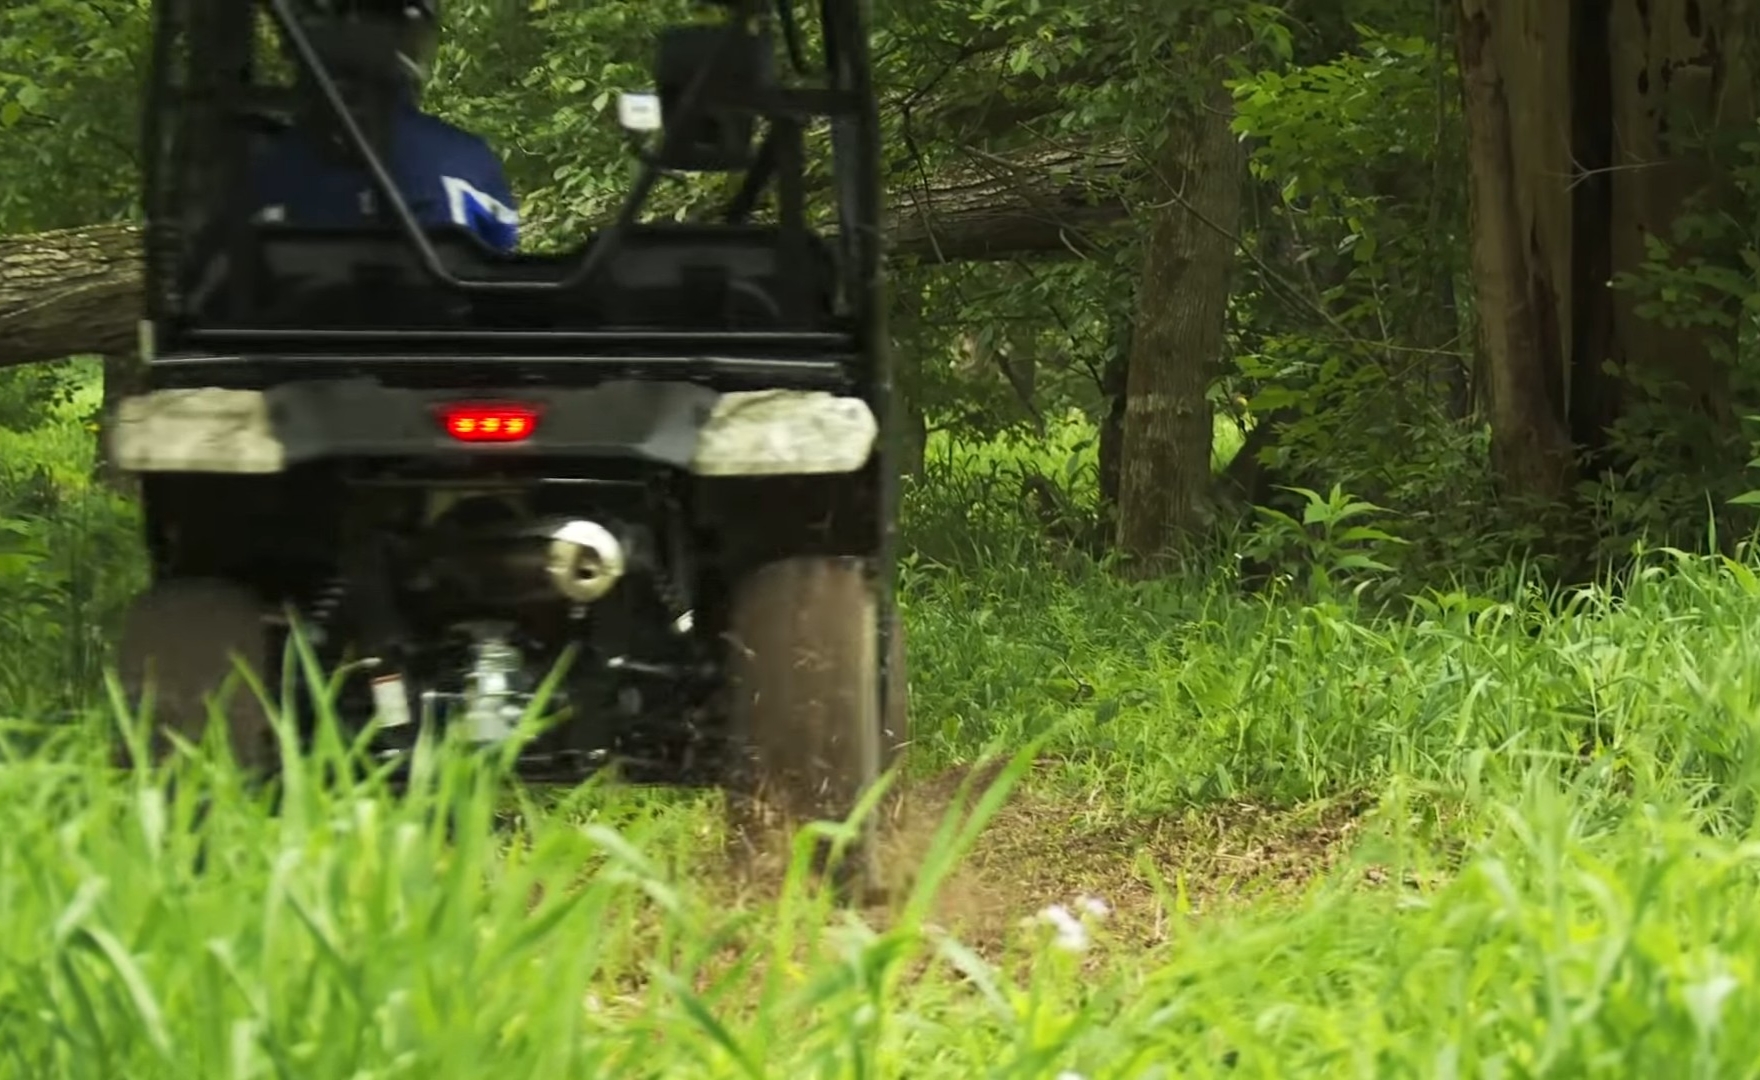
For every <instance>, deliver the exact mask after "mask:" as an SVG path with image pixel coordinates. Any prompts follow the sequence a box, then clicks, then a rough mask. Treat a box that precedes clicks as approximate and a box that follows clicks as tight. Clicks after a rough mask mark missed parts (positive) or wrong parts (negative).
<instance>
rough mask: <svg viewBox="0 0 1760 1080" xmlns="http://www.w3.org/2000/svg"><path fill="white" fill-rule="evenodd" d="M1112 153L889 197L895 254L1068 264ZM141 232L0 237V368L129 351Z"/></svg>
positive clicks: (1090, 241) (1013, 167)
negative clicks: (1045, 260)
mask: <svg viewBox="0 0 1760 1080" xmlns="http://www.w3.org/2000/svg"><path fill="white" fill-rule="evenodd" d="M1126 163H1127V162H1126V159H1125V158H1124V157H1123V156H1122V155H1119V154H1116V153H1107V152H1095V153H1086V152H1080V151H1074V150H1069V151H1055V152H1049V153H1038V154H1030V155H1023V156H1021V157H1018V158H1016V159H1014V160H1012V161H1008V160H1002V159H995V160H988V159H986V160H984V161H982V162H979V163H975V164H971V165H968V166H965V167H963V168H961V169H958V170H954V171H951V172H950V173H948V174H947V175H945V176H943V177H940V178H936V179H935V180H934V181H933V184H932V186H929V187H926V188H923V187H919V188H916V189H913V190H906V191H902V192H899V193H897V194H895V195H894V197H893V199H892V204H893V208H892V219H893V220H892V227H891V232H890V243H891V251H892V254H893V255H894V256H895V257H911V258H921V259H927V260H931V261H936V262H950V261H959V260H968V259H1009V258H1015V257H1018V256H1022V255H1030V256H1039V257H1046V256H1049V257H1054V258H1061V257H1073V256H1075V255H1078V254H1081V253H1084V252H1086V251H1090V250H1092V249H1093V247H1094V245H1095V242H1096V237H1097V235H1098V234H1100V233H1102V232H1104V231H1105V230H1107V229H1110V228H1112V227H1114V226H1117V225H1119V224H1121V223H1123V222H1124V220H1125V218H1126V213H1125V209H1124V206H1123V204H1122V203H1121V202H1120V201H1119V198H1118V196H1117V193H1116V191H1114V190H1113V189H1112V187H1111V182H1112V181H1113V180H1115V179H1116V178H1118V177H1119V176H1121V175H1122V174H1123V172H1124V170H1125V167H1126ZM139 245H140V230H139V229H138V228H135V227H134V226H130V225H94V226H89V227H86V228H79V229H63V230H59V231H56V232H46V233H33V234H28V235H24V236H11V237H0V367H7V366H11V365H14V364H26V363H33V362H36V361H41V360H58V359H61V358H62V357H66V356H74V355H81V354H100V353H102V354H113V353H121V352H127V351H129V350H131V349H133V347H134V346H135V344H136V325H137V323H138V321H139V319H140V314H141V295H140V290H141V275H140V250H139Z"/></svg>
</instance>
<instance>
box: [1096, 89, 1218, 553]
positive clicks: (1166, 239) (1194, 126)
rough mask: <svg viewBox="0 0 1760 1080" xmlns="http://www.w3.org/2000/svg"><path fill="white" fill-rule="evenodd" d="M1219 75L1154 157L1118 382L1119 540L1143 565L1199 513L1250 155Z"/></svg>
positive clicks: (1181, 115)
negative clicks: (1132, 313)
mask: <svg viewBox="0 0 1760 1080" xmlns="http://www.w3.org/2000/svg"><path fill="white" fill-rule="evenodd" d="M1232 115H1233V98H1232V95H1231V94H1230V92H1229V90H1228V89H1227V87H1225V86H1224V85H1223V84H1222V83H1221V82H1220V80H1218V81H1216V82H1214V83H1213V84H1212V85H1211V86H1210V87H1209V89H1208V91H1207V92H1206V94H1205V100H1203V101H1202V102H1192V103H1190V106H1189V107H1188V108H1186V109H1176V110H1175V111H1174V114H1173V115H1172V116H1171V117H1169V121H1168V123H1169V130H1168V133H1167V142H1166V144H1165V146H1164V147H1163V148H1162V149H1161V151H1160V153H1159V154H1158V155H1157V158H1158V160H1157V167H1156V174H1157V175H1156V177H1155V182H1154V187H1155V188H1157V189H1159V190H1157V191H1156V192H1155V194H1154V202H1155V203H1156V205H1157V209H1155V210H1154V211H1153V212H1152V214H1151V216H1149V218H1148V220H1147V221H1144V222H1142V225H1143V226H1145V227H1146V229H1147V232H1148V237H1147V241H1146V243H1145V245H1144V252H1143V271H1142V277H1141V280H1140V282H1139V284H1138V287H1137V315H1136V318H1135V320H1134V322H1133V330H1132V337H1131V343H1130V353H1129V356H1130V360H1129V368H1128V372H1127V375H1126V381H1125V415H1124V440H1123V447H1122V453H1121V455H1120V462H1119V490H1118V497H1119V506H1118V511H1119V513H1118V533H1117V535H1118V546H1119V549H1120V550H1121V551H1122V552H1123V553H1124V554H1125V555H1127V556H1129V557H1130V559H1131V562H1132V565H1133V567H1135V568H1136V570H1137V572H1139V573H1152V572H1154V570H1155V567H1156V566H1157V564H1158V563H1159V562H1160V560H1161V557H1162V556H1163V555H1165V554H1167V553H1169V552H1170V551H1171V550H1172V549H1173V548H1174V546H1175V545H1176V544H1177V543H1178V542H1179V541H1180V540H1181V539H1182V538H1183V537H1185V536H1187V535H1189V534H1190V533H1191V532H1193V531H1194V530H1195V529H1197V528H1198V527H1199V526H1200V525H1201V524H1202V522H1203V508H1204V502H1205V498H1206V496H1207V494H1208V491H1209V488H1210V456H1211V445H1212V443H1213V441H1214V439H1213V427H1212V419H1211V409H1210V402H1209V399H1208V396H1207V392H1208V390H1209V386H1210V381H1211V378H1212V376H1213V373H1214V372H1215V370H1216V366H1217V364H1218V362H1219V360H1220V359H1221V353H1222V344H1223V333H1224V329H1225V324H1226V318H1227V309H1228V297H1229V286H1230V271H1231V270H1232V268H1233V264H1234V252H1235V232H1236V230H1237V228H1238V227H1239V222H1240V214H1241V197H1242V191H1243V189H1244V187H1245V175H1244V173H1245V168H1246V156H1245V154H1244V153H1243V152H1242V149H1241V146H1240V144H1239V142H1238V141H1237V140H1236V138H1235V135H1234V133H1233V131H1231V130H1230V119H1231V117H1232Z"/></svg>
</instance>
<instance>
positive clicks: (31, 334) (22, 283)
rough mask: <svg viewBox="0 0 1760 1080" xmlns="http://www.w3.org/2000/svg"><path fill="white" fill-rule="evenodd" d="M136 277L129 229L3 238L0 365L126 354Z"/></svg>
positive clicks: (136, 310) (135, 238)
mask: <svg viewBox="0 0 1760 1080" xmlns="http://www.w3.org/2000/svg"><path fill="white" fill-rule="evenodd" d="M140 281H141V275H140V230H138V229H136V228H134V227H132V226H128V225H95V226H91V227H89V228H83V229H59V230H56V231H54V232H46V233H33V234H30V235H26V236H13V237H0V366H10V365H13V364H22V363H29V362H32V361H37V360H59V359H62V358H63V357H67V356H75V355H80V354H86V353H120V352H127V351H129V350H130V349H132V348H133V347H134V345H135V341H136V329H135V328H136V326H137V324H138V323H139V320H140V312H141V285H140Z"/></svg>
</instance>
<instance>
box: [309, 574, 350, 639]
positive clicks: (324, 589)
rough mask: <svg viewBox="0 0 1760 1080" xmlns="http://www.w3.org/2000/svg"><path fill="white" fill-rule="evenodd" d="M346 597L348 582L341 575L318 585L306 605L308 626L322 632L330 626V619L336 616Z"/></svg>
mask: <svg viewBox="0 0 1760 1080" xmlns="http://www.w3.org/2000/svg"><path fill="white" fill-rule="evenodd" d="M347 597H348V582H347V581H345V580H344V579H343V578H341V577H333V578H331V579H329V580H328V581H326V582H325V583H324V584H323V585H321V586H319V587H318V591H317V593H316V594H314V595H313V597H312V601H311V603H310V604H308V605H307V606H306V622H307V624H308V625H309V626H310V628H311V629H312V630H313V631H315V632H317V633H320V634H321V633H322V632H323V631H325V630H327V629H328V628H329V626H330V620H332V619H334V618H335V617H336V612H337V611H338V610H339V609H341V607H342V602H343V600H345V599H347Z"/></svg>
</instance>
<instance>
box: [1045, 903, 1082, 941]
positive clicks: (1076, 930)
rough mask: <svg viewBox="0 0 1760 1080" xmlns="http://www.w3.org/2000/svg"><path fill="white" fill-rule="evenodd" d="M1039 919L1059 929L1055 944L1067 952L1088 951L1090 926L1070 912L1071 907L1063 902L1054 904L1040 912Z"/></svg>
mask: <svg viewBox="0 0 1760 1080" xmlns="http://www.w3.org/2000/svg"><path fill="white" fill-rule="evenodd" d="M1039 921H1040V922H1042V923H1044V924H1046V925H1047V926H1050V927H1052V928H1053V929H1055V930H1056V931H1057V938H1056V941H1055V944H1056V945H1057V947H1058V948H1060V949H1062V950H1064V951H1065V952H1086V951H1087V948H1088V928H1087V927H1086V926H1084V925H1083V924H1082V920H1080V919H1078V918H1076V917H1075V916H1074V915H1072V914H1070V910H1069V908H1066V907H1064V906H1063V905H1062V904H1052V905H1051V906H1050V907H1048V908H1046V909H1044V910H1043V911H1041V912H1039Z"/></svg>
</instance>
